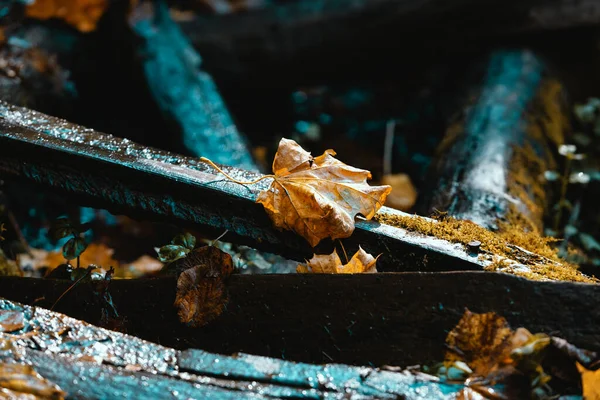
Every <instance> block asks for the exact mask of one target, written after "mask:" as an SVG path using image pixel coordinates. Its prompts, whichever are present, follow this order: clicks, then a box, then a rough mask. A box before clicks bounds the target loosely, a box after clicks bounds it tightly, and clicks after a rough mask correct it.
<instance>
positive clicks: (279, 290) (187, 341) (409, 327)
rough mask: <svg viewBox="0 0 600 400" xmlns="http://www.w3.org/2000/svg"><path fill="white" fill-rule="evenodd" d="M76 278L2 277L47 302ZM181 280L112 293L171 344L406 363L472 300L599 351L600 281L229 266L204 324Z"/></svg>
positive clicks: (90, 299)
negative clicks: (188, 312) (222, 305)
mask: <svg viewBox="0 0 600 400" xmlns="http://www.w3.org/2000/svg"><path fill="white" fill-rule="evenodd" d="M70 284H71V282H69V281H54V280H40V279H25V278H2V279H0V293H1V294H2V295H3V296H4V297H6V298H9V299H12V300H15V301H20V302H23V303H31V302H33V301H34V300H35V299H37V298H39V297H42V296H44V297H45V300H44V301H43V302H40V303H38V305H47V306H50V305H52V304H53V303H54V301H55V300H56V299H57V298H58V297H59V296H60V295H61V294H62V293H63V291H64V290H66V289H67V287H68V286H69V285H70ZM175 288H176V285H175V281H174V279H172V278H170V279H167V278H165V279H146V280H130V281H123V280H115V281H113V282H111V284H110V293H111V295H112V298H113V301H114V304H115V306H116V308H117V310H118V312H119V313H120V315H121V316H124V317H125V318H126V322H125V328H126V329H127V331H128V333H130V334H133V335H136V336H139V337H141V338H144V339H147V340H150V341H153V342H157V343H161V344H163V345H166V346H172V347H176V348H190V347H191V348H202V349H203V350H206V351H211V352H216V353H224V354H231V353H234V352H239V351H241V352H245V353H251V354H257V355H262V356H269V357H282V358H285V359H288V360H294V361H304V362H341V363H347V364H358V365H364V364H370V365H375V366H381V365H400V366H407V365H413V364H430V363H434V362H437V361H440V357H442V354H443V352H444V341H445V338H446V335H447V333H448V331H449V330H450V329H452V328H453V327H454V326H455V324H456V323H457V321H458V320H459V319H460V317H461V316H462V314H463V312H464V310H465V308H469V309H470V310H472V311H473V312H489V311H495V312H497V313H498V314H500V315H502V316H504V317H505V318H507V320H508V321H509V323H510V324H511V326H513V327H518V326H523V327H526V328H527V329H529V330H530V331H532V332H545V333H549V334H552V335H555V336H559V337H562V338H564V339H566V340H568V341H569V342H571V343H573V344H574V345H576V346H579V347H581V348H586V349H590V350H595V351H597V350H600V333H599V332H598V329H596V328H597V326H598V325H599V324H600V286H598V285H589V284H577V283H568V282H534V281H529V280H525V279H523V278H517V277H514V276H510V275H505V274H498V273H486V272H448V273H380V274H366V275H354V276H327V275H302V274H298V275H296V274H293V275H260V276H258V275H233V276H232V277H231V278H230V279H229V281H228V291H229V297H230V300H229V304H228V306H227V309H226V311H225V312H224V313H223V314H222V315H221V316H220V317H219V318H218V319H216V320H215V321H213V322H211V323H210V324H209V325H207V326H205V327H202V328H190V327H186V326H184V325H182V324H180V323H179V321H178V319H177V313H176V310H175V309H174V307H173V302H174V300H175ZM100 308H101V307H100V305H99V304H98V300H97V299H96V298H95V297H94V294H93V293H92V290H91V288H90V287H89V285H87V284H83V285H79V287H76V288H75V289H73V290H72V291H71V292H69V294H68V295H67V296H65V297H64V298H63V299H62V300H61V301H60V302H59V303H58V305H57V306H56V309H57V310H59V311H61V312H64V313H66V314H68V315H71V316H73V317H75V318H81V319H83V320H86V321H89V322H92V323H96V322H97V321H99V320H100V317H101V313H100Z"/></svg>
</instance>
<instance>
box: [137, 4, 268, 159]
mask: <svg viewBox="0 0 600 400" xmlns="http://www.w3.org/2000/svg"><path fill="white" fill-rule="evenodd" d="M149 7H150V11H148V8H149ZM144 8H145V9H146V10H147V11H148V12H147V13H145V15H143V16H140V15H139V14H140V13H137V14H136V17H135V18H132V21H131V29H130V30H131V32H130V37H129V39H130V40H131V41H132V42H133V43H135V44H134V45H132V47H133V48H135V53H136V56H135V62H136V64H137V65H139V69H140V70H141V71H142V73H143V75H144V77H145V82H146V85H147V86H148V88H149V91H150V93H151V96H152V98H153V100H154V102H155V103H156V104H157V106H158V108H159V109H160V110H161V111H162V114H163V116H164V119H165V120H166V122H167V123H168V125H169V126H172V127H173V128H174V129H173V131H174V133H176V135H171V142H178V145H175V146H174V148H177V149H180V151H181V152H182V153H185V154H189V155H194V156H197V157H199V156H201V155H203V156H205V157H209V158H211V159H212V160H213V161H215V162H217V163H220V164H227V165H231V166H235V167H239V168H244V169H250V170H257V169H258V168H257V166H256V164H255V163H254V160H253V159H252V156H251V155H250V150H249V149H248V147H247V139H246V138H245V137H244V136H243V135H242V134H241V133H240V132H239V131H238V129H237V128H236V126H235V124H234V122H233V119H232V117H231V115H230V114H229V111H228V110H227V107H226V105H225V103H224V101H223V99H222V98H221V95H220V93H219V90H218V89H217V86H216V85H215V83H214V81H213V79H212V78H211V76H210V75H209V74H208V73H207V72H206V71H204V70H203V69H202V59H201V56H200V54H198V53H197V52H196V50H194V48H193V47H192V46H191V44H190V43H189V42H188V39H187V38H186V37H185V35H184V34H183V33H182V32H181V30H180V29H179V27H178V26H177V24H176V23H175V22H173V20H172V19H171V17H170V16H169V10H168V8H167V6H166V5H165V4H164V3H163V2H156V5H155V7H151V6H150V5H148V4H145V5H144ZM131 73H132V74H135V73H137V69H136V70H133V71H132V72H131ZM134 78H135V77H133V76H132V79H134ZM173 144H174V143H173Z"/></svg>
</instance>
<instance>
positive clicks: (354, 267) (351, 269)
mask: <svg viewBox="0 0 600 400" xmlns="http://www.w3.org/2000/svg"><path fill="white" fill-rule="evenodd" d="M376 263H377V258H375V257H373V256H372V255H371V254H369V253H367V252H366V251H364V250H363V249H362V248H361V247H359V248H358V251H357V252H356V254H354V256H352V258H351V259H350V261H349V262H348V263H347V264H345V265H343V264H342V260H340V257H339V256H338V254H337V251H336V250H333V253H331V254H323V255H318V254H315V255H314V256H313V258H311V259H310V260H308V262H307V265H303V264H300V265H298V268H297V269H296V272H298V273H301V274H306V273H313V274H360V273H363V272H364V273H373V272H377V268H376V266H375V264H376Z"/></svg>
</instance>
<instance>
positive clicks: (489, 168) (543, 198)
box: [422, 50, 569, 233]
mask: <svg viewBox="0 0 600 400" xmlns="http://www.w3.org/2000/svg"><path fill="white" fill-rule="evenodd" d="M483 66H484V67H483V73H473V74H472V76H476V77H477V78H472V77H471V80H479V81H480V82H481V83H479V82H478V83H476V84H475V85H473V84H470V85H465V86H466V87H470V89H469V90H467V91H466V92H465V93H463V95H462V97H464V98H465V99H468V100H467V102H466V104H465V105H464V107H463V109H462V110H460V111H459V112H457V115H460V117H459V118H458V119H457V120H456V121H455V122H453V123H451V124H450V126H449V127H448V130H447V133H446V136H445V137H444V139H443V140H442V143H441V144H440V146H439V148H438V150H437V153H438V154H437V159H436V160H435V161H434V162H433V168H432V171H431V177H430V179H429V180H428V182H430V183H429V184H428V185H427V186H428V190H427V189H426V190H425V191H424V192H425V193H426V197H429V198H428V199H425V200H424V202H423V204H425V205H426V208H425V210H422V212H424V213H427V214H429V213H431V212H433V211H434V210H440V211H445V212H447V213H448V214H449V215H451V216H453V217H455V218H458V219H466V220H471V221H473V222H475V223H477V224H479V225H481V226H483V227H485V228H488V229H498V228H499V225H500V224H502V223H505V224H510V225H511V226H512V227H516V226H518V227H520V228H523V229H526V230H534V231H537V232H540V233H541V232H543V217H544V211H545V210H546V209H547V206H548V204H547V203H548V200H547V187H546V184H545V181H544V172H545V171H547V170H554V169H555V168H556V165H557V160H556V159H555V154H557V150H558V146H559V145H561V144H563V143H565V136H566V134H567V132H569V109H568V107H567V104H566V100H565V99H566V96H565V91H564V89H563V87H562V85H561V84H560V82H558V81H557V80H556V79H554V78H552V76H550V75H549V72H548V68H547V67H546V65H545V64H544V63H543V62H542V60H541V59H540V58H538V57H537V56H536V55H535V54H534V53H532V52H531V51H528V50H506V51H496V52H494V53H492V54H491V55H490V56H489V59H488V60H487V61H486V62H485V63H484V64H483ZM481 75H483V78H480V76H481Z"/></svg>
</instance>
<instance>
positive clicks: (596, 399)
mask: <svg viewBox="0 0 600 400" xmlns="http://www.w3.org/2000/svg"><path fill="white" fill-rule="evenodd" d="M576 365H577V369H578V370H579V373H580V374H581V387H582V389H583V399H584V400H600V369H597V370H595V371H591V370H588V369H586V368H585V367H584V366H583V365H581V364H579V363H576Z"/></svg>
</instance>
